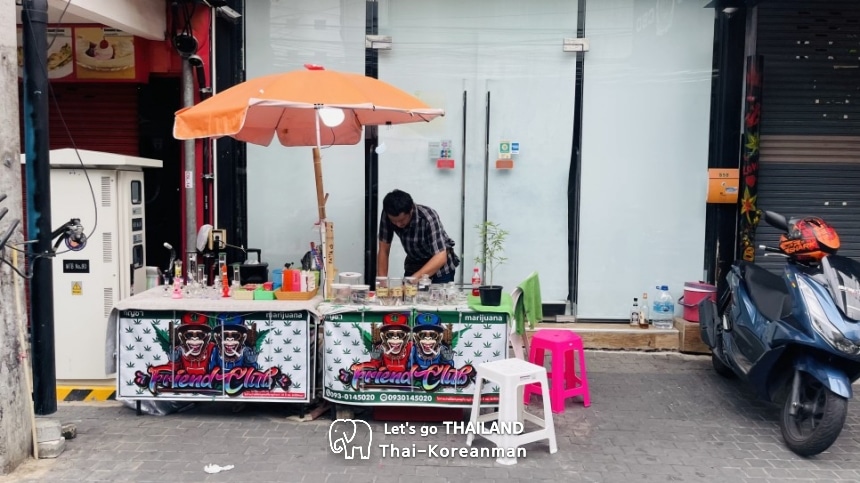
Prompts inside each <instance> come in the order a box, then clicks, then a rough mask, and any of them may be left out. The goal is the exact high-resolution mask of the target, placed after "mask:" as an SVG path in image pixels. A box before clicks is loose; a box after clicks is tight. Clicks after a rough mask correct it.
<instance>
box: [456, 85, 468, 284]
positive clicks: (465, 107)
mask: <svg viewBox="0 0 860 483" xmlns="http://www.w3.org/2000/svg"><path fill="white" fill-rule="evenodd" d="M467 101H468V93H467V92H466V90H465V89H464V90H463V147H462V148H461V151H460V152H461V153H462V154H461V155H460V158H461V159H462V161H460V250H462V252H463V258H464V259H465V258H466V134H467V133H466V131H467V129H466V122H467V117H468V116H467V114H468V112H467V111H468V104H467ZM461 263H462V265H463V266H462V267H460V275H459V278H458V279H457V283H459V284H460V285H463V282H464V275H465V272H466V271H467V270H469V264H467V263H466V260H462V261H461Z"/></svg>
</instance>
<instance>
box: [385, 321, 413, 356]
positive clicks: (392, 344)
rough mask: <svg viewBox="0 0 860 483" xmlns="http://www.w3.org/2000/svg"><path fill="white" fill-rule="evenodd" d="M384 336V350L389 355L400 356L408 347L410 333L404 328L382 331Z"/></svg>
mask: <svg viewBox="0 0 860 483" xmlns="http://www.w3.org/2000/svg"><path fill="white" fill-rule="evenodd" d="M380 336H381V338H382V351H383V352H384V353H385V355H387V356H398V355H400V354H403V353H404V352H405V349H406V342H407V341H408V338H409V333H408V332H407V331H405V330H403V329H400V328H396V329H389V330H386V331H384V332H382V333H380Z"/></svg>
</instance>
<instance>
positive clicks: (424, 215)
mask: <svg viewBox="0 0 860 483" xmlns="http://www.w3.org/2000/svg"><path fill="white" fill-rule="evenodd" d="M414 206H415V210H414V212H413V214H412V219H411V220H409V224H408V225H406V227H405V228H403V229H400V228H397V227H396V226H394V224H393V223H391V222H390V221H389V220H388V216H386V215H385V212H384V211H383V212H382V218H381V219H380V220H379V241H382V242H385V243H388V244H391V240H392V239H393V238H394V235H395V234H396V235H397V237H398V238H400V243H402V244H403V250H404V251H405V252H406V262H405V263H404V269H405V271H406V274H407V275H412V274H413V273H415V272H416V271H418V270H419V269H420V268H421V267H423V266H424V264H425V263H427V261H428V260H430V259H431V258H432V257H433V255H435V254H437V253H439V252H441V251H446V250H447V251H448V260H447V261H446V262H445V265H444V266H442V268H441V269H440V270H439V271H438V272H436V274H435V275H437V276H438V275H443V274H446V273H450V272H453V271H454V270H456V269H457V263H456V262H455V255H454V250H452V249H451V248H453V247H454V240H452V239H451V237H449V236H448V234H447V233H445V228H443V227H442V221H441V220H440V219H439V214H438V213H436V210H434V209H433V208H430V207H429V206H424V205H419V204H415V205H414Z"/></svg>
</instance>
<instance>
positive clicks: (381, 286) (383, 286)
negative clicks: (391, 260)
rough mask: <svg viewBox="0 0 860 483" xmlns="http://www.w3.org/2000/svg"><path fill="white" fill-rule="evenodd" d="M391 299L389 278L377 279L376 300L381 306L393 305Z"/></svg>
mask: <svg viewBox="0 0 860 483" xmlns="http://www.w3.org/2000/svg"><path fill="white" fill-rule="evenodd" d="M389 299H390V292H389V290H388V277H376V300H377V301H378V302H379V305H391V304H390V303H389V301H390V300H389Z"/></svg>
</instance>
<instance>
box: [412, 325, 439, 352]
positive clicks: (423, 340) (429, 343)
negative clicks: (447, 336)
mask: <svg viewBox="0 0 860 483" xmlns="http://www.w3.org/2000/svg"><path fill="white" fill-rule="evenodd" d="M415 343H416V344H417V346H418V352H419V354H420V355H421V356H422V357H426V358H432V357H436V356H437V355H439V351H440V350H441V348H442V332H440V331H436V330H420V331H418V332H416V333H415Z"/></svg>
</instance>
